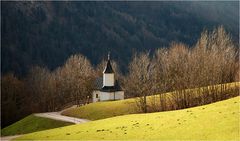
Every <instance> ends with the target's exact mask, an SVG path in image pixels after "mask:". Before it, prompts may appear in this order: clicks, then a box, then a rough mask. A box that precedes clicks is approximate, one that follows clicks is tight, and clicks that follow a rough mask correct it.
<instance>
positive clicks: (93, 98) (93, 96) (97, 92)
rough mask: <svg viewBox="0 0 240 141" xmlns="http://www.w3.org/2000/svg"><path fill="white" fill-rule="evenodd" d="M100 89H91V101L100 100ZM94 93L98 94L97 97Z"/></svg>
mask: <svg viewBox="0 0 240 141" xmlns="http://www.w3.org/2000/svg"><path fill="white" fill-rule="evenodd" d="M100 93H101V92H100V91H98V90H97V91H96V90H95V91H93V93H92V101H93V102H98V101H100ZM96 95H98V98H97V97H96Z"/></svg>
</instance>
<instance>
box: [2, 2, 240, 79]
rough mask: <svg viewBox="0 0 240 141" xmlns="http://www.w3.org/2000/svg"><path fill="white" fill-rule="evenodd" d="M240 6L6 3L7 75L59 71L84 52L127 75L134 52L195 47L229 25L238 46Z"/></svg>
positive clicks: (4, 64) (4, 57) (4, 47)
mask: <svg viewBox="0 0 240 141" xmlns="http://www.w3.org/2000/svg"><path fill="white" fill-rule="evenodd" d="M238 5H239V2H164V1H160V2H34V1H33V2H4V1H1V17H2V18H1V19H2V22H1V23H2V24H1V29H2V30H1V31H2V37H1V41H2V46H1V49H2V51H1V56H2V66H1V67H2V73H6V72H9V71H13V72H16V73H17V74H20V75H22V74H25V73H26V72H27V71H28V70H29V68H30V67H31V66H32V65H40V66H47V67H48V68H50V69H54V68H56V67H58V66H59V65H62V64H63V63H64V61H65V60H66V59H67V58H68V57H69V56H70V55H71V54H76V53H81V54H83V55H85V56H87V57H88V58H89V59H90V60H91V62H92V63H93V64H97V63H99V62H100V61H101V59H102V58H103V57H106V53H107V52H108V51H111V54H112V57H113V58H114V59H115V60H116V61H117V62H119V64H120V68H122V70H124V71H126V68H127V67H126V65H127V63H128V62H129V60H130V58H131V55H132V54H133V52H139V51H148V50H150V51H153V50H154V49H156V48H159V47H163V46H168V44H169V43H171V42H173V41H180V42H184V43H186V44H189V45H193V44H194V43H195V42H196V40H197V39H198V37H199V35H200V33H201V32H202V31H203V29H209V30H211V29H213V28H214V27H216V26H218V25H223V26H224V27H225V28H226V29H227V31H229V32H230V33H231V34H232V35H233V38H234V39H235V40H236V42H237V41H238V29H239V28H238V25H239V22H238V21H239V20H238V19H239V18H238V17H239V14H238Z"/></svg>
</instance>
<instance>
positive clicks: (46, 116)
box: [0, 106, 90, 141]
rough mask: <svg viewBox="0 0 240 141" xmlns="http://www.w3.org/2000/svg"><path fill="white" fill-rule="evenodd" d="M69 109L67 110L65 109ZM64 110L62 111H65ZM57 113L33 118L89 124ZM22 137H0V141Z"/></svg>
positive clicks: (42, 114) (48, 113)
mask: <svg viewBox="0 0 240 141" xmlns="http://www.w3.org/2000/svg"><path fill="white" fill-rule="evenodd" d="M74 107H76V106H72V107H70V108H74ZM67 109H69V108H67ZM67 109H64V110H67ZM64 110H62V111H59V112H47V113H36V114H34V115H35V116H38V117H44V118H50V119H54V120H60V121H66V122H71V123H75V124H81V123H85V122H89V121H90V120H87V119H80V118H74V117H68V116H63V115H61V113H62V112H63V111H64ZM20 136H22V135H14V136H4V137H0V140H1V141H10V140H12V139H14V138H17V137H20Z"/></svg>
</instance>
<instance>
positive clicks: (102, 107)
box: [62, 82, 240, 120]
mask: <svg viewBox="0 0 240 141" xmlns="http://www.w3.org/2000/svg"><path fill="white" fill-rule="evenodd" d="M225 85H226V86H230V88H231V87H235V86H237V87H240V83H239V82H234V83H228V84H225ZM216 87H219V85H216ZM204 88H206V87H204ZM189 91H193V93H192V95H195V97H198V96H199V95H198V94H195V93H194V91H196V90H195V89H191V90H190V89H189ZM165 95H166V96H167V97H168V98H166V99H165V100H167V102H169V101H170V100H171V98H172V95H174V92H170V93H165ZM154 98H159V95H155V96H149V97H148V99H147V103H148V105H150V104H151V100H152V99H154ZM169 103H170V102H169ZM136 113H140V111H139V110H138V108H137V107H136V99H134V98H132V99H125V100H119V101H107V102H97V103H91V104H88V105H85V106H81V107H78V108H72V109H69V110H66V111H64V112H63V113H62V114H63V115H66V116H71V117H78V118H85V119H90V120H97V119H104V118H109V117H114V116H120V115H127V114H136Z"/></svg>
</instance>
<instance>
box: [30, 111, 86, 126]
mask: <svg viewBox="0 0 240 141" xmlns="http://www.w3.org/2000/svg"><path fill="white" fill-rule="evenodd" d="M34 115H35V116H38V117H45V118H50V119H54V120H61V121H66V122H72V123H75V124H80V123H85V122H89V121H90V120H87V119H80V118H74V117H69V116H63V115H61V113H60V112H48V113H37V114H34Z"/></svg>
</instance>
